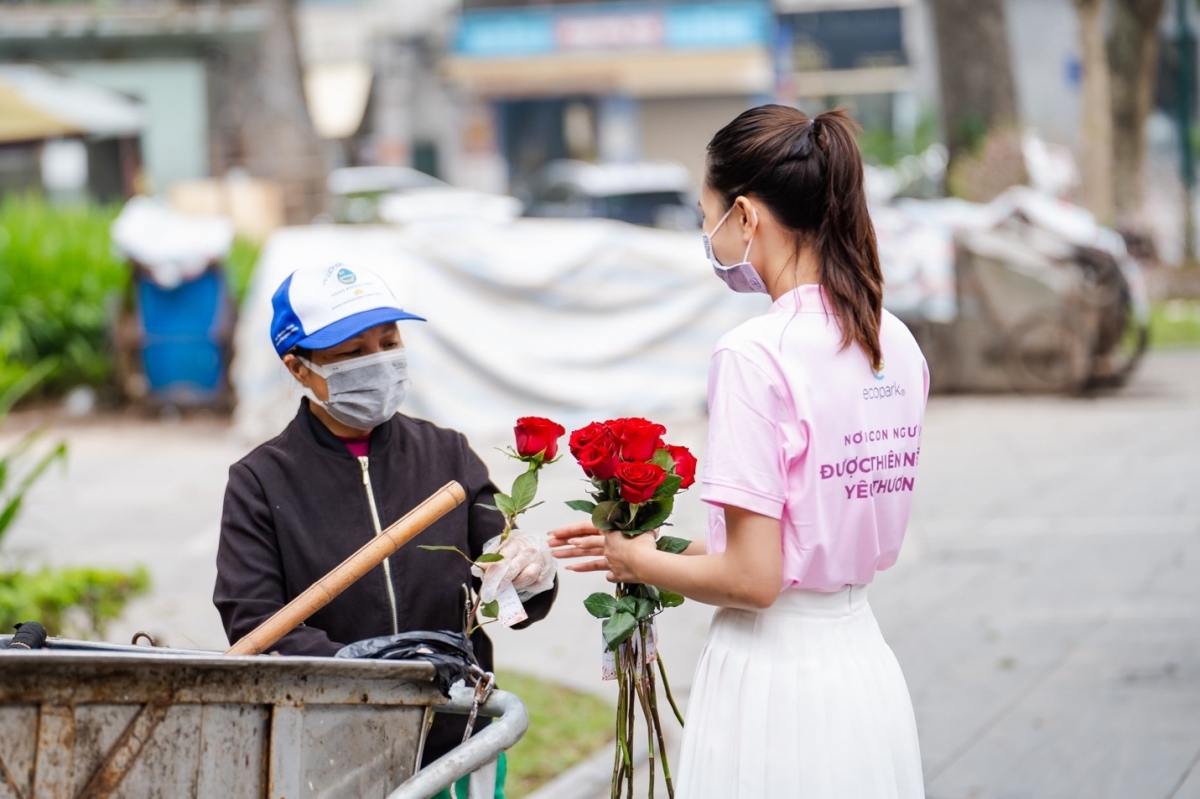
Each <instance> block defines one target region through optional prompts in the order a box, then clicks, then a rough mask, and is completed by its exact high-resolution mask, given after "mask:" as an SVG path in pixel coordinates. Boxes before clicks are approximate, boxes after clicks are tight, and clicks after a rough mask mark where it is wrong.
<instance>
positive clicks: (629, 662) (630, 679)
mask: <svg viewBox="0 0 1200 799" xmlns="http://www.w3.org/2000/svg"><path fill="white" fill-rule="evenodd" d="M632 649H633V647H632V646H626V647H625V650H626V652H625V667H626V669H627V670H626V672H625V682H626V690H627V691H628V698H627V699H626V704H627V705H628V706H629V714H628V721H627V724H628V726H627V728H626V736H627V737H628V740H629V747H630V749H631V750H632V748H633V739H634V736H635V735H636V734H637V728H636V726H635V725H636V723H637V708H636V705H635V703H634V698H635V697H634V691H635V689H636V688H637V684H636V683H635V682H634V680H635V679H636V677H637V675H636V674H635V673H634V671H633V658H632V654H633V653H632V651H631V650H632ZM633 777H634V773H633V763H632V759H631V761H630V765H629V770H628V772H627V773H626V776H625V783H626V785H627V787H628V788H629V799H634V793H633Z"/></svg>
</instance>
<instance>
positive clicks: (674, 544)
mask: <svg viewBox="0 0 1200 799" xmlns="http://www.w3.org/2000/svg"><path fill="white" fill-rule="evenodd" d="M691 545H692V542H691V541H689V540H687V539H686V538H677V537H675V536H673V535H664V536H660V537H659V539H658V544H657V546H658V550H659V551H660V552H670V553H671V554H672V555H682V554H683V553H684V550H686V549H687V548H688V547H689V546H691Z"/></svg>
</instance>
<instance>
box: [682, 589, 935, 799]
mask: <svg viewBox="0 0 1200 799" xmlns="http://www.w3.org/2000/svg"><path fill="white" fill-rule="evenodd" d="M677 780H678V790H677V792H676V798H677V799H750V798H751V797H753V798H754V799H785V798H786V799H923V797H924V796H925V788H924V781H923V779H922V777H921V751H920V747H919V745H918V743H917V725H916V721H915V719H914V718H913V710H912V701H911V699H910V698H909V695H908V686H907V685H906V684H905V682H904V675H903V674H902V673H901V672H900V666H899V664H898V663H897V662H896V657H895V655H893V654H892V650H891V648H890V647H889V646H888V645H887V643H886V642H884V640H883V636H882V635H881V634H880V632H879V625H878V624H877V623H876V621H875V614H874V613H872V612H871V606H870V605H869V604H868V603H867V591H866V588H865V586H854V587H849V588H846V589H843V590H841V591H838V592H836V593H833V594H820V593H816V592H812V591H785V592H783V593H782V594H780V596H779V599H778V600H776V602H775V604H774V605H773V606H771V607H770V608H768V609H767V610H763V611H744V610H733V609H730V608H721V609H719V610H718V611H717V612H716V614H715V615H714V616H713V622H712V627H711V628H710V629H709V633H708V639H707V641H706V642H705V645H704V651H703V652H702V654H701V655H700V663H699V665H698V666H697V669H696V678H695V681H694V682H693V685H692V694H691V699H690V701H689V703H688V712H687V725H686V726H685V727H684V731H683V744H682V752H681V755H680V763H679V768H678V778H677Z"/></svg>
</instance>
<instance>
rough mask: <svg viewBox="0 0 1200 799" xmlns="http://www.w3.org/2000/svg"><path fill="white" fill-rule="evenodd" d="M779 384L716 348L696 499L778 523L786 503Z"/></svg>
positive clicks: (751, 364) (744, 360)
mask: <svg viewBox="0 0 1200 799" xmlns="http://www.w3.org/2000/svg"><path fill="white" fill-rule="evenodd" d="M784 407H785V403H784V402H783V401H782V396H781V392H780V388H779V386H778V385H777V384H776V383H775V381H773V380H772V379H771V377H770V375H769V374H768V373H767V372H766V371H765V370H764V369H763V368H762V367H760V366H758V365H756V364H755V363H754V362H752V361H751V360H750V359H749V358H747V357H746V356H744V355H741V354H739V353H737V352H735V351H732V350H718V351H717V352H716V353H715V354H714V355H713V359H712V364H711V366H710V368H709V375H708V413H709V420H708V453H707V460H706V462H705V465H704V477H703V488H702V490H701V494H700V498H701V499H703V500H704V501H705V502H708V503H710V504H713V505H732V506H734V507H738V508H743V509H745V510H748V511H751V512H753V513H758V514H761V515H763V516H769V517H771V518H773V519H779V518H782V516H783V508H784V504H785V502H786V500H787V471H786V468H785V465H784V463H783V435H782V433H781V430H780V421H781V420H782V418H783V416H782V413H783V411H784Z"/></svg>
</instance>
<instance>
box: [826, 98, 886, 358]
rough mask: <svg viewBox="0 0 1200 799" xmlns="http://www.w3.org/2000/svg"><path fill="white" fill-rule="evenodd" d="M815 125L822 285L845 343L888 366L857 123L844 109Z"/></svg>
mask: <svg viewBox="0 0 1200 799" xmlns="http://www.w3.org/2000/svg"><path fill="white" fill-rule="evenodd" d="M812 127H813V130H814V131H815V133H816V144H817V147H818V148H819V149H820V150H821V151H822V152H823V153H824V154H825V169H826V185H827V188H826V192H827V199H826V205H825V213H824V215H823V216H822V218H821V222H820V224H819V225H818V226H817V235H816V239H815V246H816V250H817V254H818V258H819V263H820V270H821V271H820V277H821V285H822V286H824V287H825V291H826V292H827V293H828V295H829V301H830V303H832V305H833V308H834V311H835V312H836V313H837V315H838V319H839V320H840V321H841V324H842V346H843V347H848V346H850V344H852V343H857V344H858V345H859V346H860V347H862V349H863V352H865V353H866V355H867V358H868V359H870V361H871V367H872V368H873V369H874V370H875V371H877V372H878V371H880V370H882V369H883V349H882V347H881V346H880V344H879V324H880V317H881V315H882V313H883V270H882V268H881V267H880V265H879V249H878V247H877V246H876V243H875V227H874V226H873V225H872V224H871V217H870V214H869V213H868V212H867V195H866V190H865V188H864V187H863V164H862V156H861V155H860V154H859V151H858V142H856V141H855V139H854V133H855V129H856V128H857V125H856V124H855V123H854V121H853V120H851V119H850V117H849V116H847V115H846V112H845V111H844V110H843V109H840V108H839V109H837V110H836V111H828V112H826V113H824V114H820V115H819V116H817V118H816V119H814V120H813V121H812Z"/></svg>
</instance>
